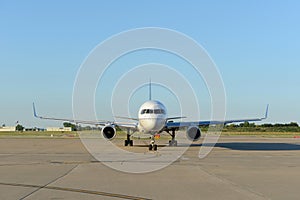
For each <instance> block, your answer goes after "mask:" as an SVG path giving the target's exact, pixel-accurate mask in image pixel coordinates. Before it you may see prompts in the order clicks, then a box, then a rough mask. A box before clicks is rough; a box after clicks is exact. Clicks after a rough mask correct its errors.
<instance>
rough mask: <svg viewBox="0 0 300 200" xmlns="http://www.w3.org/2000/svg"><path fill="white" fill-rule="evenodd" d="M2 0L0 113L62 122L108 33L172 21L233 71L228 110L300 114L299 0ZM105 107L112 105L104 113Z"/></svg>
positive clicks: (9, 120)
mask: <svg viewBox="0 0 300 200" xmlns="http://www.w3.org/2000/svg"><path fill="white" fill-rule="evenodd" d="M178 2H180V3H176V1H171V0H166V1H155V0H154V1H113V0H111V1H67V0H66V1H55V0H54V1H30V0H28V1H14V0H10V1H8V0H7V1H0V23H1V31H0V38H1V39H0V58H1V59H0V67H1V79H0V83H1V84H0V90H1V98H0V111H1V112H0V123H1V124H3V123H4V124H6V125H7V126H9V125H14V124H15V122H16V121H17V120H18V121H20V123H21V124H24V125H25V126H48V125H60V124H61V123H56V122H55V123H54V122H45V121H39V120H37V119H34V118H33V117H32V108H31V103H32V102H33V101H35V102H36V104H37V106H38V110H39V112H41V113H43V114H47V115H54V116H60V117H71V116H72V91H73V84H74V81H75V78H76V73H77V70H78V69H79V67H80V65H81V63H82V62H83V60H84V59H85V58H86V56H87V55H88V53H89V52H90V51H91V50H92V49H93V48H94V47H95V46H96V45H97V44H98V43H100V42H101V41H103V40H105V39H106V38H108V37H110V36H111V35H114V34H117V33H119V32H121V31H125V30H128V29H132V28H140V27H149V26H151V27H153V26H154V27H163V28H170V29H174V30H177V31H179V32H182V33H184V34H186V35H189V36H190V37H192V38H194V39H195V40H196V41H197V42H198V43H199V44H201V45H202V46H203V47H204V48H205V49H206V50H207V51H208V53H209V54H210V56H211V57H212V59H213V60H214V61H215V63H216V64H217V66H218V68H219V70H220V73H221V75H222V77H223V80H224V84H225V88H226V94H227V117H228V118H240V117H243V116H245V117H249V116H250V117H251V116H257V115H258V114H259V115H260V114H262V113H263V110H264V108H265V105H266V104H267V103H269V104H270V118H269V120H268V121H267V122H272V123H276V122H290V121H296V122H300V103H299V102H300V90H299V86H300V78H299V77H300V59H299V52H300V37H299V36H300V26H299V21H300V12H299V10H300V3H299V1H296V0H295V1H274V0H269V1H268V0H266V1H260V0H253V1H242V0H241V1H238V0H236V1H233V0H228V1H185V2H183V1H178ZM103 116H105V115H103Z"/></svg>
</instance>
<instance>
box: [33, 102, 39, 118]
mask: <svg viewBox="0 0 300 200" xmlns="http://www.w3.org/2000/svg"><path fill="white" fill-rule="evenodd" d="M32 108H33V116H34V117H37V118H38V115H37V114H36V110H35V105H34V103H32Z"/></svg>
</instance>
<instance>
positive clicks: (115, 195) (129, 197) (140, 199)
mask: <svg viewBox="0 0 300 200" xmlns="http://www.w3.org/2000/svg"><path fill="white" fill-rule="evenodd" d="M0 185H6V186H16V187H27V188H39V189H49V190H60V191H67V192H78V193H83V194H94V195H99V196H106V197H115V198H121V199H130V200H151V199H148V198H144V197H135V196H129V195H123V194H116V193H108V192H100V191H93V190H83V189H75V188H65V187H56V186H43V185H31V184H22V183H1V182H0Z"/></svg>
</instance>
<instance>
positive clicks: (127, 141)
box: [124, 140, 133, 147]
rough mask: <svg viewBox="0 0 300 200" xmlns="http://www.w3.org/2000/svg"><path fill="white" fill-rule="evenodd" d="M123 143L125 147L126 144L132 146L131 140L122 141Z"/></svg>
mask: <svg viewBox="0 0 300 200" xmlns="http://www.w3.org/2000/svg"><path fill="white" fill-rule="evenodd" d="M124 145H125V147H127V146H131V147H132V146H133V140H125V141H124Z"/></svg>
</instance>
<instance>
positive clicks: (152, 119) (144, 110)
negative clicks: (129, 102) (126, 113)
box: [138, 100, 167, 134]
mask: <svg viewBox="0 0 300 200" xmlns="http://www.w3.org/2000/svg"><path fill="white" fill-rule="evenodd" d="M138 119H139V125H138V129H139V131H140V132H144V133H148V134H155V133H158V132H159V131H161V130H162V129H163V127H164V126H165V124H166V121H167V110H166V107H165V106H164V105H163V104H162V103H161V102H159V101H151V100H150V101H146V102H145V103H144V104H143V105H142V106H141V107H140V109H139V113H138Z"/></svg>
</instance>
